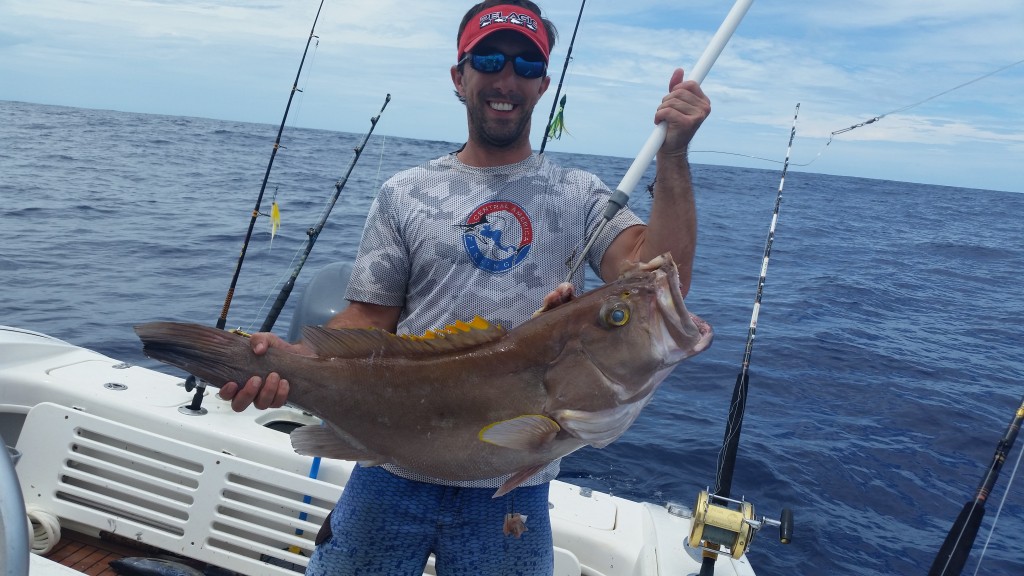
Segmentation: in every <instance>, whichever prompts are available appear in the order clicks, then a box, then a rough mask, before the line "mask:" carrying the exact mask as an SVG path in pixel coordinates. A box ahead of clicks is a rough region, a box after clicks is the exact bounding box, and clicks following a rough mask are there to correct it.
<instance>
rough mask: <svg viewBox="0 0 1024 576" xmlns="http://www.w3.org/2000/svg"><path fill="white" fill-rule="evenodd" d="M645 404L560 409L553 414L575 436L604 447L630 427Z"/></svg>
mask: <svg viewBox="0 0 1024 576" xmlns="http://www.w3.org/2000/svg"><path fill="white" fill-rule="evenodd" d="M645 404H646V402H643V403H641V402H635V403H633V404H621V405H619V406H616V407H615V408H612V409H610V410H601V411H599V412H585V411H583V410H559V411H557V412H555V413H554V414H553V416H554V417H555V420H557V421H558V423H559V424H561V426H562V428H564V429H565V430H567V431H568V432H569V433H570V434H572V435H573V436H575V437H577V438H579V439H580V440H582V441H584V442H586V443H587V444H590V445H591V446H593V447H595V448H604V447H605V446H607V445H609V444H611V443H612V442H614V441H615V440H618V438H619V436H622V434H623V433H625V432H626V430H628V429H629V427H630V426H631V425H632V424H633V422H634V421H635V420H636V417H637V416H639V415H640V411H641V410H642V409H643V407H644V405H645Z"/></svg>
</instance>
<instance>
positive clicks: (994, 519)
mask: <svg viewBox="0 0 1024 576" xmlns="http://www.w3.org/2000/svg"><path fill="white" fill-rule="evenodd" d="M1021 456H1024V450H1020V451H1018V452H1017V463H1016V464H1014V466H1013V472H1011V473H1010V479H1009V480H1007V482H1006V491H1005V492H1003V497H1002V499H1001V500H999V508H997V509H996V515H995V516H993V517H992V528H991V529H989V531H988V537H987V538H985V545H984V546H983V547H982V548H981V555H979V556H978V566H977V567H976V568H975V569H974V576H978V571H980V570H981V564H982V563H983V562H984V561H985V552H986V551H987V550H988V543H989V542H990V541H991V540H992V535H993V534H995V532H996V525H997V524H999V515H1000V514H1002V512H1003V506H1004V505H1005V504H1006V497H1007V496H1009V495H1010V491H1011V489H1012V488H1013V481H1014V480H1015V479H1016V478H1017V470H1018V469H1019V468H1020V461H1021Z"/></svg>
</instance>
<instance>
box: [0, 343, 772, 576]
mask: <svg viewBox="0 0 1024 576" xmlns="http://www.w3.org/2000/svg"><path fill="white" fill-rule="evenodd" d="M184 386H185V381H184V380H183V379H182V378H180V377H177V376H171V375H168V374H164V373H161V372H157V371H155V370H151V369H148V368H144V367H140V366H131V365H128V364H126V363H124V362H122V361H120V360H118V359H116V358H109V357H107V356H104V355H102V354H99V353H97V352H94V351H92V350H88V349H85V348H81V347H78V346H75V345H72V344H69V343H67V342H64V341H61V340H59V339H57V338H54V337H51V336H47V335H44V334H39V333H36V332H31V331H27V330H21V329H17V328H11V327H0V435H2V436H3V438H4V440H5V442H6V443H7V444H8V445H9V446H13V447H14V448H15V449H16V451H17V453H19V454H20V458H19V459H18V462H17V464H16V467H15V471H16V478H17V481H18V484H20V493H21V494H20V495H19V494H18V492H19V490H18V488H19V487H18V486H10V485H9V484H10V482H11V481H13V480H9V481H8V482H7V484H8V485H6V486H2V487H0V488H2V490H3V492H2V494H3V495H4V502H5V505H4V506H3V507H0V513H3V514H4V518H3V526H4V530H3V532H2V535H3V537H4V540H5V541H6V542H7V543H8V545H10V542H12V541H13V542H17V537H18V532H19V528H20V526H22V525H25V524H26V523H25V520H24V519H23V518H21V517H19V516H20V514H23V513H24V512H21V511H20V506H15V504H16V503H15V501H16V500H19V499H20V498H21V497H23V498H24V503H25V505H26V507H27V510H28V517H29V518H30V520H31V524H32V531H31V534H30V535H29V538H30V540H32V542H31V546H32V548H33V549H34V550H37V551H39V552H41V553H42V554H32V555H31V560H28V559H26V560H24V564H27V565H30V566H29V567H28V568H27V570H28V573H29V574H31V575H32V576H45V575H51V574H53V575H59V574H85V573H93V574H95V573H98V572H87V571H86V570H84V569H83V568H82V567H81V566H79V568H78V569H74V568H68V567H65V566H62V565H61V564H59V563H57V562H55V561H53V560H51V559H47V558H46V551H47V550H52V549H53V548H54V546H58V545H59V541H58V539H61V538H62V537H61V535H63V539H66V538H68V537H69V535H74V536H84V537H86V538H92V539H99V540H97V541H100V542H102V541H110V540H111V539H113V540H115V541H117V542H118V543H119V545H125V544H126V543H127V544H131V545H133V546H134V545H137V546H140V547H141V548H140V550H139V552H138V554H135V555H136V556H140V557H155V556H161V555H163V554H169V555H175V556H177V557H179V558H180V559H183V560H186V561H192V562H196V563H201V564H208V565H211V566H216V567H219V568H222V569H226V570H230V571H233V572H237V573H240V574H246V575H268V576H270V575H274V576H293V575H294V574H296V573H297V572H301V571H302V570H303V569H304V567H305V565H306V562H307V559H308V557H309V555H310V554H311V552H312V550H313V547H314V545H313V539H314V537H315V535H316V533H317V530H318V529H319V528H320V525H321V523H322V522H323V520H324V518H325V517H326V515H327V513H328V512H329V511H330V510H331V508H332V507H333V506H334V503H335V502H336V501H337V499H338V496H339V495H340V494H341V491H342V490H343V489H344V486H345V482H346V480H347V479H348V477H349V474H350V473H351V471H352V467H353V465H354V464H353V463H351V462H345V461H337V460H326V459H325V460H324V461H323V462H322V463H320V465H319V469H318V470H315V469H314V471H313V472H312V473H311V469H312V468H313V459H312V458H309V457H304V456H300V455H298V454H296V453H295V452H294V451H293V450H292V448H291V444H290V442H289V439H288V434H287V432H288V431H290V430H291V429H293V428H294V427H296V426H302V425H307V424H318V423H319V420H317V419H315V418H314V417H312V416H310V415H309V414H307V413H305V412H303V411H302V410H300V409H297V408H293V407H290V406H285V407H283V408H280V409H270V410H266V411H259V410H255V409H249V410H246V411H245V412H243V413H241V414H239V413H235V412H233V411H232V410H231V408H230V405H229V404H228V403H227V402H224V401H222V400H219V399H217V398H216V396H215V395H214V394H213V393H212V391H207V392H206V393H205V394H206V396H205V400H204V402H203V403H202V410H201V411H200V412H201V413H195V411H193V410H190V409H189V405H190V404H191V401H192V396H193V394H192V393H190V392H188V391H186V390H185V388H184ZM6 464H7V459H6V458H0V467H2V466H5V465H6ZM314 476H315V477H314ZM5 477H7V478H9V479H11V478H15V476H14V475H8V476H4V475H2V474H0V481H2V480H3V479H4V478H5ZM17 504H20V501H19V502H17ZM12 509H19V511H18V512H11V510H12ZM550 511H551V519H552V525H553V533H554V546H555V574H556V575H559V576H568V575H573V576H583V575H587V576H620V575H621V576H626V575H631V576H636V575H684V574H696V573H697V572H699V570H700V554H701V551H700V550H699V549H696V548H692V547H690V546H689V545H688V540H689V538H690V532H691V516H692V513H691V512H690V509H689V508H688V507H686V506H678V505H658V504H652V503H646V502H635V501H630V500H626V499H623V498H619V497H615V496H611V495H608V494H603V493H600V492H594V491H591V490H589V489H586V488H581V487H578V486H574V485H572V484H568V483H565V482H561V481H555V482H552V484H551V496H550ZM19 523H20V524H19ZM26 530H27V528H26ZM12 539H14V540H12ZM0 550H2V549H0ZM14 550H15V551H14V552H13V553H9V554H7V557H6V559H5V558H3V557H0V575H2V576H8V575H10V576H14V575H16V576H24V571H21V572H20V573H19V572H18V571H17V570H19V568H18V566H19V564H21V563H22V562H21V561H20V559H19V556H20V554H19V552H18V548H17V546H16V545H15V548H14ZM51 554H52V552H51ZM431 562H432V560H431ZM5 563H6V566H5V565H4V564H5ZM65 563H67V562H65ZM107 573H108V574H109V573H110V572H107ZM433 573H434V572H433V567H432V563H431V564H428V565H427V568H426V572H425V574H433ZM715 573H716V574H718V575H743V576H752V575H753V574H754V571H753V569H752V567H751V566H750V564H749V563H748V561H747V560H746V557H745V556H744V557H741V558H740V559H733V558H731V557H729V556H725V555H723V556H720V557H719V559H718V562H717V564H716V571H715Z"/></svg>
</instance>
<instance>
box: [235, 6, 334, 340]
mask: <svg viewBox="0 0 1024 576" xmlns="http://www.w3.org/2000/svg"><path fill="white" fill-rule="evenodd" d="M323 7H324V0H320V7H319V8H317V9H316V18H314V19H313V27H312V28H310V30H309V39H308V40H306V49H305V50H304V51H303V52H302V60H301V61H300V62H299V71H298V72H296V73H295V82H293V83H292V90H291V92H290V93H289V94H288V104H287V105H286V106H285V107H284V118H282V119H281V126H280V127H278V129H277V139H276V140H274V149H273V150H272V151H271V153H270V162H268V163H267V171H266V173H265V174H264V175H263V184H262V185H261V186H260V193H259V195H258V196H257V197H256V207H254V208H253V209H252V218H251V219H250V220H249V230H248V231H247V232H246V233H245V241H243V242H242V252H241V253H240V254H239V255H238V263H237V264H236V265H235V274H234V276H232V277H231V285H230V286H229V287H228V293H227V295H226V296H225V297H224V307H223V308H222V309H221V312H220V317H219V318H218V319H217V328H219V329H224V326H225V325H226V324H227V322H228V309H230V308H231V300H232V298H234V296H235V287H236V286H237V285H238V276H239V274H241V272H242V262H244V261H245V252H246V250H247V249H248V247H249V240H250V239H251V238H252V231H253V228H255V227H256V219H257V218H259V216H260V204H262V203H263V194H264V193H265V192H266V190H267V181H268V180H269V179H270V169H271V168H272V167H273V166H274V157H276V156H277V151H278V149H279V148H280V147H281V134H282V133H283V132H284V124H285V122H286V121H287V120H288V111H289V110H290V109H291V107H292V99H293V98H295V93H296V92H302V90H299V77H300V76H301V75H302V66H303V64H305V63H306V54H307V53H309V45H310V44H311V43H312V42H313V38H316V37H317V36H316V35H315V34H314V31H315V30H316V23H317V20H319V19H320V11H321V10H322V9H323Z"/></svg>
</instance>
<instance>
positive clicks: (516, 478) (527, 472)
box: [491, 462, 550, 498]
mask: <svg viewBox="0 0 1024 576" xmlns="http://www.w3.org/2000/svg"><path fill="white" fill-rule="evenodd" d="M548 464H550V462H541V463H540V464H534V465H533V466H530V467H527V468H523V469H522V470H520V471H519V472H516V473H515V474H513V475H512V476H511V477H510V478H509V479H508V480H506V481H505V483H504V484H502V485H501V487H500V488H498V491H497V492H495V493H494V495H493V496H491V498H501V497H502V496H504V495H505V494H508V493H509V492H511V491H513V490H515V489H516V488H518V487H519V485H520V484H522V483H523V482H526V481H527V480H529V479H530V478H532V477H533V475H534V474H536V473H537V472H540V471H541V470H543V469H544V467H545V466H547V465H548Z"/></svg>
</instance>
